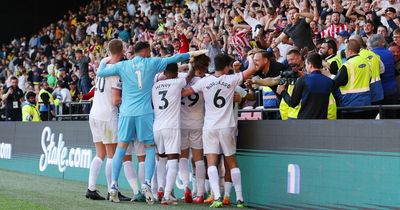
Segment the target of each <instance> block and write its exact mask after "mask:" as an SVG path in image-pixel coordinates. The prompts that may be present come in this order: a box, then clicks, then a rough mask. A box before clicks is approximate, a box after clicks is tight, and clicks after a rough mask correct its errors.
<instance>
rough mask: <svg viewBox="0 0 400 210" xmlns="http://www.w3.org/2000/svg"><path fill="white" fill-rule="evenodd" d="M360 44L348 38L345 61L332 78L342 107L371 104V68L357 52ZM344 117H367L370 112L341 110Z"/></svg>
mask: <svg viewBox="0 0 400 210" xmlns="http://www.w3.org/2000/svg"><path fill="white" fill-rule="evenodd" d="M360 49H361V45H360V44H359V43H358V41H356V40H353V39H351V40H349V42H348V43H347V46H346V49H345V53H346V59H347V61H346V62H345V63H344V64H343V65H342V67H341V68H340V69H339V71H338V74H337V75H336V76H332V75H329V72H328V73H327V72H325V73H326V74H327V76H330V77H331V78H334V81H335V88H337V87H338V88H339V90H340V100H339V104H340V106H342V107H354V106H368V105H371V91H370V82H371V79H372V70H371V66H370V64H369V61H368V60H367V59H365V58H363V57H361V56H359V52H360ZM342 117H343V118H344V119H368V118H370V114H369V112H368V111H364V110H351V111H342Z"/></svg>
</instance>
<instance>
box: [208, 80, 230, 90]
mask: <svg viewBox="0 0 400 210" xmlns="http://www.w3.org/2000/svg"><path fill="white" fill-rule="evenodd" d="M216 85H222V86H224V87H226V88H231V85H230V84H228V83H226V82H224V81H216V82H211V83H210V84H208V85H207V86H206V89H207V90H209V89H211V88H212V87H214V86H216Z"/></svg>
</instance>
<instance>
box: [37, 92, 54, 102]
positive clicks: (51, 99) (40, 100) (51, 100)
mask: <svg viewBox="0 0 400 210" xmlns="http://www.w3.org/2000/svg"><path fill="white" fill-rule="evenodd" d="M42 94H47V95H49V102H50V104H51V105H53V104H54V98H53V95H51V93H49V91H47V90H45V89H41V90H40V91H39V98H38V102H39V104H43V100H42V98H41V97H40V96H41V95H42Z"/></svg>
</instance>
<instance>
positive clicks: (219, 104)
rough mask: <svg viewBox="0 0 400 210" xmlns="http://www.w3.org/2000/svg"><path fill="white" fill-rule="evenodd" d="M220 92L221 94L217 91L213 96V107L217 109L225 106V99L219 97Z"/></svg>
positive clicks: (219, 90)
mask: <svg viewBox="0 0 400 210" xmlns="http://www.w3.org/2000/svg"><path fill="white" fill-rule="evenodd" d="M220 92H221V89H218V90H217V92H216V93H215V95H214V106H215V107H217V108H222V107H224V106H225V104H226V100H225V98H224V97H222V96H220V95H219V93H220Z"/></svg>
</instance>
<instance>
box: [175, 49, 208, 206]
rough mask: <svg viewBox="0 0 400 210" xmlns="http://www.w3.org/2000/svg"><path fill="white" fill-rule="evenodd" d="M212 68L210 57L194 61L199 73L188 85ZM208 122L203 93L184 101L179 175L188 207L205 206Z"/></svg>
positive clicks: (198, 57) (204, 56) (193, 65)
mask: <svg viewBox="0 0 400 210" xmlns="http://www.w3.org/2000/svg"><path fill="white" fill-rule="evenodd" d="M209 64H210V58H209V57H208V56H207V55H200V56H197V57H194V58H193V61H192V62H191V65H192V67H193V70H194V71H195V75H196V76H195V77H194V78H193V79H192V80H191V81H190V82H189V83H188V84H187V86H188V87H190V86H192V85H194V84H195V83H196V82H197V81H199V80H200V79H201V78H202V77H204V76H205V73H206V71H207V69H208V66H209ZM203 122H204V98H203V93H195V94H192V95H190V96H187V97H183V98H182V104H181V157H180V159H179V174H180V177H181V179H182V182H183V186H184V188H185V197H184V201H185V202H186V203H191V202H194V203H203V201H204V191H205V190H204V181H205V176H206V169H205V164H204V160H203V140H202V135H203V132H202V129H203ZM190 150H191V151H192V159H193V162H194V167H193V169H194V170H193V172H194V173H195V174H196V183H195V186H196V189H197V192H196V197H195V198H194V199H192V192H191V190H190V188H189V160H188V158H189V152H190Z"/></svg>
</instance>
